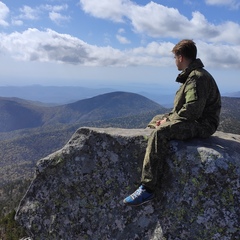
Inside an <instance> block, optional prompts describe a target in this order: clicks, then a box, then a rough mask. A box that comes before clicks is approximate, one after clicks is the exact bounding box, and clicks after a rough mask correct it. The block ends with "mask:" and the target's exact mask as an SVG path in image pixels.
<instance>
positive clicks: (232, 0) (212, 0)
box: [205, 0, 240, 9]
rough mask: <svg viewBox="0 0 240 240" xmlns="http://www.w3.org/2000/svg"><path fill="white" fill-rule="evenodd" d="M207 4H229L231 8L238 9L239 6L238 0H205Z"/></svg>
mask: <svg viewBox="0 0 240 240" xmlns="http://www.w3.org/2000/svg"><path fill="white" fill-rule="evenodd" d="M205 2H206V4H208V5H218V6H221V5H222V6H230V7H231V8H232V9H238V8H239V7H240V2H239V0H205Z"/></svg>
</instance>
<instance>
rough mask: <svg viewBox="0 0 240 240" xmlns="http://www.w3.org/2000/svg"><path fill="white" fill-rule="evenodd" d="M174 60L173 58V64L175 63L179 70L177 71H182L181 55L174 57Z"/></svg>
mask: <svg viewBox="0 0 240 240" xmlns="http://www.w3.org/2000/svg"><path fill="white" fill-rule="evenodd" d="M174 58H175V63H176V66H177V69H178V70H179V71H182V70H183V69H184V68H183V66H182V65H183V64H182V62H183V57H182V55H174Z"/></svg>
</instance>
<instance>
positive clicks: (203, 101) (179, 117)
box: [123, 39, 221, 206]
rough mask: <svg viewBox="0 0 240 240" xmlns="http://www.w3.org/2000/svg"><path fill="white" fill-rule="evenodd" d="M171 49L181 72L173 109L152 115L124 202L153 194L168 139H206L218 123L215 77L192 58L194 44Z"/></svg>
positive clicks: (145, 199) (147, 198) (135, 203)
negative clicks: (137, 179)
mask: <svg viewBox="0 0 240 240" xmlns="http://www.w3.org/2000/svg"><path fill="white" fill-rule="evenodd" d="M172 52H173V54H174V58H175V61H176V66H177V68H178V70H180V71H182V72H181V73H180V74H179V75H178V77H177V79H176V82H179V83H181V86H180V88H179V90H178V91H177V93H176V96H175V100H174V108H173V110H172V111H171V112H170V113H168V114H165V115H157V116H155V117H154V118H153V120H152V121H151V122H150V123H149V125H148V126H149V127H151V128H154V130H153V132H152V133H151V135H150V137H149V139H148V145H147V149H146V153H145V157H144V161H143V169H142V177H141V185H140V187H139V188H138V189H137V190H136V191H135V192H134V193H133V194H131V195H130V196H128V197H127V198H125V199H124V200H123V202H124V204H126V205H130V206H138V205H141V204H143V203H146V202H149V201H150V200H152V199H153V198H154V197H155V194H154V191H155V189H156V185H157V183H158V181H159V178H160V177H161V174H162V173H161V171H160V170H161V168H162V165H163V163H164V161H165V160H166V157H167V156H166V153H167V152H168V149H169V141H170V140H173V139H176V140H186V139H191V138H194V137H199V138H207V137H210V136H211V135H212V134H213V133H214V132H215V131H216V130H217V127H218V124H219V115H220V109H221V96H220V93H219V90H218V87H217V84H216V82H215V80H214V79H213V77H212V76H211V75H210V74H209V73H208V72H207V71H206V70H205V69H204V68H203V67H204V65H203V63H202V62H201V60H200V59H199V58H196V56H197V48H196V45H195V43H194V42H193V41H192V40H187V39H184V40H182V41H180V42H179V43H177V44H176V45H175V46H174V48H173V49H172Z"/></svg>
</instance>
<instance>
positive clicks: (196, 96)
mask: <svg viewBox="0 0 240 240" xmlns="http://www.w3.org/2000/svg"><path fill="white" fill-rule="evenodd" d="M203 67H204V65H203V63H202V61H201V60H200V59H196V60H194V61H193V62H192V63H191V64H190V65H189V67H188V68H187V69H185V70H184V71H183V72H181V73H180V74H179V75H178V77H177V79H176V82H179V83H181V86H180V88H179V90H178V91H177V93H176V96H175V100H174V108H173V110H172V111H171V112H170V113H169V114H168V115H167V121H175V120H177V121H178V120H183V121H184V120H187V121H197V122H199V123H204V122H206V123H207V124H210V125H211V127H212V128H213V129H214V130H215V131H216V129H217V127H218V125H219V115H220V109H221V96H220V93H219V89H218V87H217V84H216V82H215V80H214V78H213V77H212V76H211V75H210V74H209V73H208V72H207V71H206V70H205V69H204V68H203Z"/></svg>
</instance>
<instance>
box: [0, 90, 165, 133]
mask: <svg viewBox="0 0 240 240" xmlns="http://www.w3.org/2000/svg"><path fill="white" fill-rule="evenodd" d="M155 110H158V111H160V113H161V112H164V111H166V109H165V108H163V107H162V106H160V105H159V104H157V103H155V102H153V101H152V100H149V99H147V98H146V97H143V96H141V95H139V94H134V93H127V92H112V93H107V94H102V95H98V96H96V97H92V98H88V99H84V100H79V101H76V102H73V103H69V104H65V105H60V106H51V107H50V106H48V107H47V106H43V105H41V104H39V103H38V102H37V103H36V102H32V101H27V100H23V99H19V98H4V97H1V98H0V112H1V115H0V132H9V131H14V130H18V129H25V128H36V127H42V126H48V125H57V124H72V123H83V122H95V121H104V120H109V119H114V118H119V117H127V116H134V115H139V114H142V113H146V112H150V111H155Z"/></svg>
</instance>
